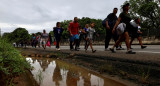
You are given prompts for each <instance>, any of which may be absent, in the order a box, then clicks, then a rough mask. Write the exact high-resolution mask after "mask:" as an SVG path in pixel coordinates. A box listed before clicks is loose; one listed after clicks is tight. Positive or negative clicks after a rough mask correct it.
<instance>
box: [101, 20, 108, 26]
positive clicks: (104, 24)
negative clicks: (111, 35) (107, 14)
mask: <svg viewBox="0 0 160 86" xmlns="http://www.w3.org/2000/svg"><path fill="white" fill-rule="evenodd" d="M106 20H107V18H105V19H104V20H103V21H102V26H103V27H106Z"/></svg>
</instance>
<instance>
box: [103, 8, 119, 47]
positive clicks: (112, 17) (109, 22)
mask: <svg viewBox="0 0 160 86" xmlns="http://www.w3.org/2000/svg"><path fill="white" fill-rule="evenodd" d="M117 11H118V8H114V9H113V13H110V14H109V15H108V16H107V18H106V19H105V20H104V21H103V26H104V27H105V28H106V38H105V50H108V46H109V42H110V40H111V38H113V39H114V41H115V42H116V41H117V40H118V38H119V36H118V34H117V31H115V33H114V34H113V33H112V30H113V27H114V25H115V23H116V21H117V19H118V18H117V16H116V14H117ZM116 48H118V46H116Z"/></svg>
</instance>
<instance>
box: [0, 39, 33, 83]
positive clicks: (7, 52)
mask: <svg viewBox="0 0 160 86" xmlns="http://www.w3.org/2000/svg"><path fill="white" fill-rule="evenodd" d="M30 68H31V66H30V64H29V63H28V62H27V61H26V60H25V59H24V58H23V56H22V55H21V54H20V52H19V51H18V50H16V49H15V48H14V47H13V46H12V45H11V43H9V42H7V40H6V39H2V38H0V76H6V77H7V78H3V79H8V80H11V78H12V77H14V76H17V75H20V74H21V73H24V72H25V69H30ZM5 83H7V80H6V82H5Z"/></svg>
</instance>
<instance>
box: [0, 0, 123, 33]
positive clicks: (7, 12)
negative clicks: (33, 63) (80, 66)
mask: <svg viewBox="0 0 160 86" xmlns="http://www.w3.org/2000/svg"><path fill="white" fill-rule="evenodd" d="M125 1H126V0H0V28H1V30H2V32H3V33H4V32H11V31H13V30H14V29H15V28H17V27H24V28H26V29H27V30H28V31H29V33H33V32H38V31H40V32H42V30H43V29H46V30H47V32H49V31H51V30H52V27H54V26H55V25H56V22H58V21H63V20H73V18H74V17H75V16H77V17H78V18H82V17H90V18H95V19H104V18H105V17H106V16H107V15H108V14H109V13H111V12H112V10H113V8H114V7H117V8H119V9H120V6H121V5H122V4H123V3H124V2H125ZM119 13H120V10H119V11H118V14H117V15H119Z"/></svg>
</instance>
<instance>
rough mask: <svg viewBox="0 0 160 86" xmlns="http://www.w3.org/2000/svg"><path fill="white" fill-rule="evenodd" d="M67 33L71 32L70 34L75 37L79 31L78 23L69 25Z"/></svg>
mask: <svg viewBox="0 0 160 86" xmlns="http://www.w3.org/2000/svg"><path fill="white" fill-rule="evenodd" d="M69 31H71V34H73V35H76V34H78V31H79V23H78V22H77V23H75V22H71V23H70V24H69Z"/></svg>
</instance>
